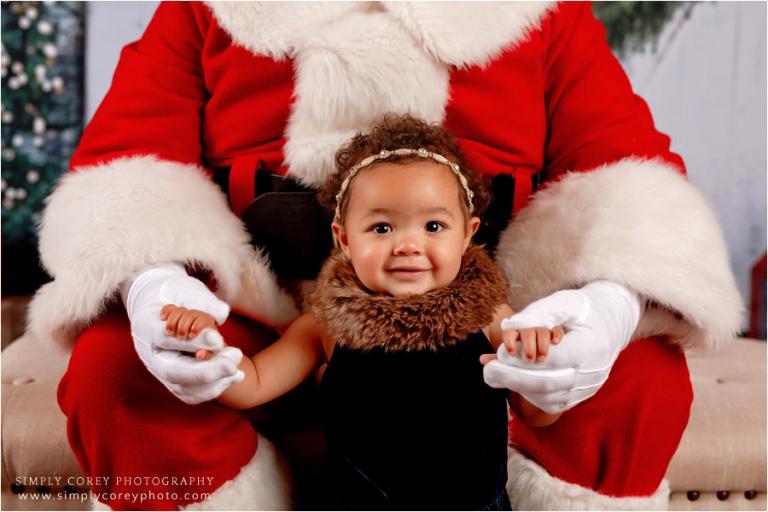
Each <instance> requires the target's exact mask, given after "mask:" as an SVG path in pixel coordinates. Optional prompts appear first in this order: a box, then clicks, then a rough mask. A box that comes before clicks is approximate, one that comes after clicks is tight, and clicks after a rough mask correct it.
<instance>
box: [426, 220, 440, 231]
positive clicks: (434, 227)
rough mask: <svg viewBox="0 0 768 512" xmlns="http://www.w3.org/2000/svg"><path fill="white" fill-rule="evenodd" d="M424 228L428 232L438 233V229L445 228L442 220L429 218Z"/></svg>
mask: <svg viewBox="0 0 768 512" xmlns="http://www.w3.org/2000/svg"><path fill="white" fill-rule="evenodd" d="M424 229H426V230H427V231H429V232H430V233H439V232H440V231H442V230H444V229H445V225H444V224H443V223H442V222H438V221H436V220H431V221H429V222H427V224H426V225H425V226H424Z"/></svg>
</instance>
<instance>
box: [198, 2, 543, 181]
mask: <svg viewBox="0 0 768 512" xmlns="http://www.w3.org/2000/svg"><path fill="white" fill-rule="evenodd" d="M209 5H210V8H211V10H212V12H213V14H214V16H215V17H216V19H217V21H218V23H219V25H220V26H221V27H222V28H223V29H224V30H226V31H227V32H228V33H229V34H230V36H231V37H232V40H233V41H234V43H235V44H237V45H239V46H243V47H245V48H246V49H248V50H249V51H251V52H252V53H254V54H259V55H268V56H271V57H272V58H275V59H283V58H292V59H294V62H295V73H296V75H295V93H294V95H295V98H296V99H295V101H294V103H293V105H292V111H291V116H290V119H289V121H288V127H287V130H286V144H285V147H284V152H285V163H286V165H287V166H288V169H289V174H290V175H291V176H293V177H295V178H296V179H298V180H299V181H301V182H302V183H304V184H306V185H309V186H315V187H317V186H320V185H321V184H322V183H323V181H324V180H325V178H326V177H327V176H328V175H329V174H332V173H333V172H335V169H336V166H335V163H334V155H335V152H336V151H337V150H338V149H339V147H340V146H341V145H342V144H343V143H344V142H346V141H347V140H349V139H350V138H351V137H352V136H353V135H354V134H355V133H357V132H359V131H361V130H364V129H366V128H368V127H370V126H371V125H372V124H374V123H375V122H376V121H377V120H378V119H379V118H381V116H382V115H383V114H385V113H387V112H394V113H398V114H406V113H409V114H412V115H414V116H416V117H419V118H422V119H425V120H426V121H428V122H434V123H441V122H442V121H443V118H444V116H445V106H446V104H447V103H448V99H449V66H450V65H471V64H485V63H487V62H488V61H489V60H491V59H493V58H495V57H496V56H498V55H499V54H500V53H501V52H502V51H503V50H504V49H505V48H508V47H510V46H511V45H514V44H517V43H519V42H521V41H522V40H524V38H525V37H527V35H528V33H529V32H530V31H531V30H532V29H534V28H535V27H537V26H538V23H539V21H540V19H541V18H542V16H543V15H544V13H545V12H546V11H547V10H548V9H550V8H551V5H550V4H549V3H539V2H521V3H493V2H488V3H483V4H480V6H478V4H475V3H451V4H442V3H434V4H433V3H428V2H424V3H420V2H417V3H412V4H411V3H397V2H393V3H387V4H379V3H375V2H340V3H339V2H310V3H303V2H298V3H283V2H268V3H259V2H256V3H253V2H213V3H211V4H209Z"/></svg>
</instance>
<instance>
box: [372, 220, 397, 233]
mask: <svg viewBox="0 0 768 512" xmlns="http://www.w3.org/2000/svg"><path fill="white" fill-rule="evenodd" d="M371 231H373V232H374V233H376V234H377V235H386V234H387V233H389V232H390V231H392V226H390V225H389V224H384V223H383V222H381V223H379V224H374V225H373V226H372V227H371Z"/></svg>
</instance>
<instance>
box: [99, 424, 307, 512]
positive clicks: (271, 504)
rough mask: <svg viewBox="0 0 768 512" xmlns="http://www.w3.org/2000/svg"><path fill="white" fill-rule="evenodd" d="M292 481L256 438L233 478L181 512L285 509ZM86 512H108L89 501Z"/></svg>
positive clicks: (270, 449) (284, 467) (285, 467)
mask: <svg viewBox="0 0 768 512" xmlns="http://www.w3.org/2000/svg"><path fill="white" fill-rule="evenodd" d="M292 482H293V480H292V477H291V473H290V470H289V469H288V464H287V463H286V462H285V460H283V458H282V457H281V456H280V454H279V453H278V452H277V450H276V449H275V447H274V446H273V445H272V443H270V442H269V441H268V440H267V439H266V438H264V437H263V436H261V435H259V445H258V448H257V449H256V454H255V455H254V456H253V458H252V459H251V461H250V462H249V463H248V464H246V465H245V466H243V468H242V469H241V470H240V473H238V475H237V476H236V477H235V478H233V479H232V480H230V481H229V482H225V483H224V485H222V486H221V487H219V488H218V489H216V491H214V492H213V493H212V494H211V495H210V496H209V497H208V499H207V500H205V501H201V502H198V503H192V504H190V505H187V506H186V507H181V510H289V509H290V508H291V504H292V502H293V500H292V497H291V492H292ZM90 509H91V510H112V509H111V508H110V507H109V506H108V505H106V504H104V503H102V502H100V501H97V500H95V499H93V498H91V502H90Z"/></svg>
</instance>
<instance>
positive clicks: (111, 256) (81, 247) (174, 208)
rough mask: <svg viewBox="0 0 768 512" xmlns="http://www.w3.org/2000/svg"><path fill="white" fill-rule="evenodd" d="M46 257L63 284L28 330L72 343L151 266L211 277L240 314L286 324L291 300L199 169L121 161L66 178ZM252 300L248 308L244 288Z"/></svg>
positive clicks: (50, 289) (54, 206)
mask: <svg viewBox="0 0 768 512" xmlns="http://www.w3.org/2000/svg"><path fill="white" fill-rule="evenodd" d="M40 255H41V260H42V262H43V265H44V266H45V268H46V270H47V271H48V273H49V274H50V275H51V276H53V278H54V281H53V282H51V283H48V284H46V285H44V286H43V287H41V288H40V290H38V292H37V294H36V295H35V296H34V298H33V300H32V302H31V304H30V307H29V328H30V329H31V330H32V331H33V332H34V333H35V334H37V335H38V336H40V337H41V339H51V338H53V339H56V340H57V341H61V342H63V343H64V344H65V345H66V344H67V343H69V342H71V341H72V337H73V336H74V335H76V334H77V331H78V330H79V329H81V328H82V327H83V326H84V325H86V324H87V323H88V322H90V321H91V320H92V319H94V318H95V317H96V316H98V315H99V314H100V313H102V312H103V310H104V308H105V305H106V304H107V303H108V302H109V301H110V300H111V299H113V298H114V297H115V293H116V291H117V289H118V287H119V286H120V284H121V283H122V282H123V281H125V280H127V279H129V278H130V277H132V276H133V275H134V274H135V273H137V272H139V271H141V270H142V269H144V268H146V267H147V266H150V265H153V264H157V263H164V262H171V261H177V262H181V263H186V262H196V263H198V264H201V265H203V266H205V267H206V268H208V269H210V270H211V271H212V272H213V273H214V275H215V276H216V281H217V283H218V291H217V294H218V295H219V296H220V297H221V298H222V299H223V300H224V301H226V302H229V303H230V304H231V305H232V306H233V307H236V308H238V309H240V310H242V311H245V312H249V311H252V310H253V309H254V307H256V308H257V310H256V311H255V313H256V314H257V316H258V317H259V318H260V319H261V320H262V321H266V322H267V323H269V324H271V325H284V323H285V321H286V318H287V317H290V316H292V315H293V316H295V314H296V313H297V312H296V310H295V307H294V308H293V310H289V311H288V312H287V313H286V312H284V311H277V308H276V305H277V304H279V305H281V306H286V304H287V303H288V302H289V299H287V295H285V294H284V292H282V291H281V290H280V289H279V287H278V285H277V282H276V280H275V278H274V276H273V275H272V274H271V272H270V271H269V269H268V262H267V261H266V259H265V258H263V257H261V256H259V255H258V254H257V253H256V252H254V250H253V249H252V248H251V246H250V244H249V237H248V234H247V232H246V231H245V229H244V227H243V225H242V223H241V222H240V220H239V219H237V217H235V216H234V215H233V214H232V212H231V211H230V209H229V206H228V205H227V201H226V198H225V197H224V194H223V193H222V192H221V190H220V189H219V188H218V187H217V186H216V185H215V184H213V182H212V181H211V180H209V179H208V177H207V176H206V175H205V174H204V173H203V171H202V170H201V169H199V168H197V167H196V166H194V165H186V164H179V163H175V162H169V161H163V160H159V159H157V158H155V157H151V156H138V157H132V158H121V159H117V160H113V161H112V162H109V163H107V164H103V165H97V166H94V167H89V168H83V169H80V170H78V171H77V172H75V173H71V174H68V175H66V176H64V177H63V178H62V179H61V181H60V182H59V184H58V185H57V187H56V189H55V190H54V192H53V193H52V194H51V195H50V196H49V198H48V200H47V204H46V208H45V211H44V212H43V219H42V223H41V229H40ZM244 288H247V289H248V291H249V293H250V294H251V296H250V297H245V298H247V299H248V302H245V303H243V301H242V300H235V299H242V298H243V297H242V290H243V289H244Z"/></svg>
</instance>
